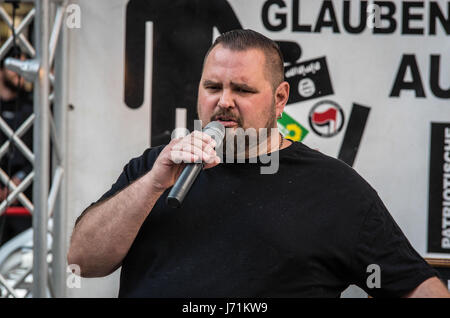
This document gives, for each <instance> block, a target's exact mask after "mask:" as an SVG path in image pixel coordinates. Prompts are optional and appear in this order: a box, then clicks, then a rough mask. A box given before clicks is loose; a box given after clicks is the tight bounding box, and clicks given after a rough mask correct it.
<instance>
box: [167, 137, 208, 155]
mask: <svg viewBox="0 0 450 318" xmlns="http://www.w3.org/2000/svg"><path fill="white" fill-rule="evenodd" d="M211 140H212V141H211V142H206V141H204V140H203V139H200V136H199V135H197V137H194V136H188V137H187V138H183V139H182V140H180V141H179V142H178V143H177V144H175V145H173V147H172V148H171V149H172V150H175V151H179V150H190V149H191V148H190V147H195V148H197V149H199V150H203V151H204V152H206V153H208V154H210V155H215V151H214V146H215V141H214V140H213V139H211ZM193 151H194V150H193Z"/></svg>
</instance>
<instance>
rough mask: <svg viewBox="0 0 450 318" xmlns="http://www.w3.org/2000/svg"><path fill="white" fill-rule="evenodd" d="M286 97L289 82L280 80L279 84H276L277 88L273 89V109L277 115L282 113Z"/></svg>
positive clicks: (287, 97)
mask: <svg viewBox="0 0 450 318" xmlns="http://www.w3.org/2000/svg"><path fill="white" fill-rule="evenodd" d="M288 99H289V83H288V82H282V83H281V84H280V85H278V87H277V89H276V90H275V109H276V113H277V117H280V116H281V114H282V113H283V110H284V106H286V103H287V101H288Z"/></svg>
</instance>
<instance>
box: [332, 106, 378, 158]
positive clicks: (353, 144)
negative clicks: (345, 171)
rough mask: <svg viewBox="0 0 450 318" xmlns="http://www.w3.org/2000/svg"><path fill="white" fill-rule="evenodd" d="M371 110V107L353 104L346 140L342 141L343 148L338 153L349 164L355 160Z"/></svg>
mask: <svg viewBox="0 0 450 318" xmlns="http://www.w3.org/2000/svg"><path fill="white" fill-rule="evenodd" d="M369 112H370V108H369V107H366V106H361V105H358V104H355V103H354V104H353V107H352V112H351V113H350V118H349V119H348V124H347V129H346V130H345V135H344V140H343V141H342V145H341V150H340V151H339V155H338V158H339V159H341V160H342V161H344V162H345V163H346V164H348V165H349V166H353V163H354V162H355V158H356V154H357V153H358V149H359V145H360V143H361V139H362V136H363V133H364V129H365V127H366V123H367V118H368V117H369Z"/></svg>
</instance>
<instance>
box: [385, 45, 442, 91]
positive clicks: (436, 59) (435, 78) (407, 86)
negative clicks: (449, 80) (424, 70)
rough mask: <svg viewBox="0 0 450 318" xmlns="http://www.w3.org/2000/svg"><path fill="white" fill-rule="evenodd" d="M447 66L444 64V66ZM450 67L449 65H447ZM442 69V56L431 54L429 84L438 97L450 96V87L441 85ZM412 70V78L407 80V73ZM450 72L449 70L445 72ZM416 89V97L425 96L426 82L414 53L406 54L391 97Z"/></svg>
mask: <svg viewBox="0 0 450 318" xmlns="http://www.w3.org/2000/svg"><path fill="white" fill-rule="evenodd" d="M444 67H445V66H442V68H444ZM447 67H448V65H447ZM440 69H441V56H440V55H431V56H430V73H429V85H430V90H431V92H432V93H433V95H434V96H435V97H437V98H450V87H449V88H447V89H445V88H442V87H441V86H440V83H439V76H440ZM408 70H409V71H410V74H411V77H412V79H411V80H410V81H407V80H405V77H406V74H408ZM444 74H448V72H444ZM406 90H410V91H414V93H415V96H416V97H420V98H425V97H426V94H425V90H424V82H423V78H422V76H421V72H420V70H419V66H418V64H417V60H416V56H415V55H414V54H404V55H403V57H402V60H401V62H400V66H399V68H398V71H397V75H396V76H395V80H394V84H393V86H392V89H391V93H390V94H389V96H390V97H399V96H400V93H401V91H406Z"/></svg>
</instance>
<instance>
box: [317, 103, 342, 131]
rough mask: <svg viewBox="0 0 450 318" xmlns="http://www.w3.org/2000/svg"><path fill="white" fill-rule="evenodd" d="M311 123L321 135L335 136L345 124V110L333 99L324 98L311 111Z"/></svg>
mask: <svg viewBox="0 0 450 318" xmlns="http://www.w3.org/2000/svg"><path fill="white" fill-rule="evenodd" d="M308 120H309V125H310V126H311V129H312V130H313V131H314V132H315V133H316V134H317V135H319V136H321V137H333V136H335V135H337V134H338V133H339V132H340V131H341V130H342V127H343V126H344V121H345V118H344V111H343V110H342V108H341V107H340V106H339V105H338V104H336V103H335V102H333V101H330V100H324V101H320V102H318V103H317V104H315V105H314V106H313V107H312V108H311V111H310V112H309V118H308Z"/></svg>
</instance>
